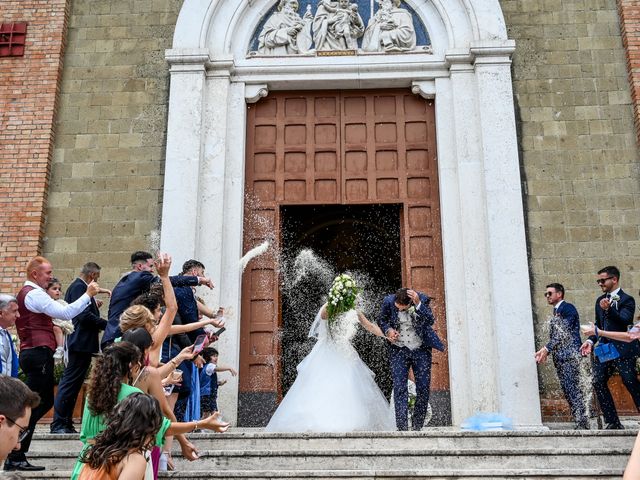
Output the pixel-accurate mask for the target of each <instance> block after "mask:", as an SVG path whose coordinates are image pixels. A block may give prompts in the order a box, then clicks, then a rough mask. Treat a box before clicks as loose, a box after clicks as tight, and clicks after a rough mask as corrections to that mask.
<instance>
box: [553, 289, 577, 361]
mask: <svg viewBox="0 0 640 480" xmlns="http://www.w3.org/2000/svg"><path fill="white" fill-rule="evenodd" d="M580 345H582V339H581V338H580V315H578V310H576V307H574V306H573V305H572V304H570V303H569V302H567V301H564V302H562V303H561V304H560V306H559V307H558V309H557V310H556V314H555V316H554V318H553V319H552V320H551V326H550V329H549V343H547V345H546V347H547V350H548V351H549V353H550V354H551V355H552V356H553V359H554V361H557V360H560V361H562V360H568V359H569V358H575V357H577V356H578V355H579V354H580Z"/></svg>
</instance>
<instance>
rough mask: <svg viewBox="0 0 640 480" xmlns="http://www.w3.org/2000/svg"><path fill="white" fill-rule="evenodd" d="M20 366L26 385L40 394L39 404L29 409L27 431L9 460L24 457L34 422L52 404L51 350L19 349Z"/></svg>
mask: <svg viewBox="0 0 640 480" xmlns="http://www.w3.org/2000/svg"><path fill="white" fill-rule="evenodd" d="M20 368H22V371H23V372H24V374H25V376H26V377H27V379H26V381H25V383H26V385H27V387H29V388H30V389H31V390H33V391H34V392H36V393H37V394H38V395H40V405H38V406H37V407H36V408H34V409H33V410H32V411H31V419H30V420H29V433H28V434H27V436H26V438H25V439H24V440H23V441H22V442H21V443H20V450H17V451H14V452H11V453H10V454H9V456H8V459H9V460H12V461H14V462H19V461H22V460H24V459H25V454H26V453H27V452H28V451H29V447H30V446H31V438H32V436H33V430H34V429H35V426H36V423H38V420H40V419H41V418H42V417H43V416H44V414H45V413H47V412H48V411H49V410H50V409H51V407H52V406H53V384H54V378H53V351H52V350H51V349H50V348H48V347H35V348H28V349H26V350H21V351H20Z"/></svg>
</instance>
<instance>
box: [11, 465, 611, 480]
mask: <svg viewBox="0 0 640 480" xmlns="http://www.w3.org/2000/svg"><path fill="white" fill-rule="evenodd" d="M622 473H623V470H622V469H611V468H594V469H588V468H578V469H534V468H532V469H518V470H513V469H499V468H493V469H487V470H472V469H467V470H465V469H451V468H449V469H444V470H439V471H420V470H409V469H402V470H371V469H366V468H365V469H362V470H298V471H291V472H288V471H281V470H260V471H246V470H224V471H210V470H190V471H176V472H168V473H160V475H159V478H185V479H190V480H191V479H192V480H206V479H216V478H220V479H232V478H234V479H235V478H237V479H242V480H273V479H287V480H310V479H313V480H334V479H340V480H378V479H381V478H384V479H386V480H406V479H413V480H421V479H424V480H452V479H455V480H480V479H481V480H487V479H492V480H511V479H515V478H518V479H520V480H522V479H524V480H578V479H585V480H586V479H597V480H614V479H616V480H618V479H619V478H620V477H621V476H622ZM70 475H71V471H55V472H54V471H48V472H24V473H23V474H22V476H23V478H69V477H70Z"/></svg>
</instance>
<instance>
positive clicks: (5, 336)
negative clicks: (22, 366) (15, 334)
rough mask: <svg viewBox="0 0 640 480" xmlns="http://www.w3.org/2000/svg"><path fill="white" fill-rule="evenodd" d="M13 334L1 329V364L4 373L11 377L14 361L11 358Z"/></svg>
mask: <svg viewBox="0 0 640 480" xmlns="http://www.w3.org/2000/svg"><path fill="white" fill-rule="evenodd" d="M12 341H13V340H11V334H10V333H9V332H8V331H7V330H5V329H4V328H2V327H0V362H1V363H2V373H3V374H4V375H7V376H9V377H10V376H11V367H12V362H13V359H12V358H11V345H10V344H9V342H12Z"/></svg>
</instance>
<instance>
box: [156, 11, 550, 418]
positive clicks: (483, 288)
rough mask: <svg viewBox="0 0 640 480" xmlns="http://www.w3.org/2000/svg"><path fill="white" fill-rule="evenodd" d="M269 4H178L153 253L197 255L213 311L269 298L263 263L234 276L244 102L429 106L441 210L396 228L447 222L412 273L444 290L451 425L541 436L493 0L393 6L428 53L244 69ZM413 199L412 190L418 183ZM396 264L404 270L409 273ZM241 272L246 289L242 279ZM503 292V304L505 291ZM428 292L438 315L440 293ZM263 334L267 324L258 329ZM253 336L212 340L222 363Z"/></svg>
mask: <svg viewBox="0 0 640 480" xmlns="http://www.w3.org/2000/svg"><path fill="white" fill-rule="evenodd" d="M276 3H278V2H277V0H252V1H250V2H238V1H237V0H184V2H183V5H182V8H181V11H180V15H179V18H178V21H177V24H176V29H175V34H174V41H173V46H172V49H171V50H168V51H167V52H166V59H167V61H168V63H169V65H170V74H171V82H170V100H169V115H168V121H167V148H166V168H165V175H164V186H163V188H164V193H163V211H162V233H161V248H162V249H163V250H165V251H168V252H171V253H172V254H173V256H174V259H175V260H176V263H177V264H179V263H180V262H181V261H184V260H186V259H188V258H193V257H195V258H199V259H201V260H202V261H203V262H204V263H205V264H206V265H207V267H208V272H209V273H210V274H211V276H212V277H213V278H216V279H218V285H219V288H216V289H215V290H214V291H212V292H208V293H207V294H206V298H205V300H206V301H207V302H209V303H212V304H214V305H215V304H222V305H225V306H227V307H228V308H229V309H228V311H229V312H239V311H240V310H241V309H242V311H245V309H244V306H241V303H244V302H245V300H246V299H245V298H244V296H243V295H244V294H243V288H242V284H243V283H244V282H246V281H251V282H254V283H256V284H257V283H261V284H262V285H263V286H264V290H265V291H271V290H272V289H273V288H275V284H273V285H271V284H270V280H269V278H271V277H270V275H269V274H268V270H269V268H271V267H270V266H269V265H268V262H265V261H264V260H260V262H261V265H263V267H264V272H262V273H260V272H256V273H252V274H251V275H249V273H248V272H247V273H245V274H244V275H242V274H241V272H240V269H239V262H238V259H239V258H240V257H242V255H243V253H244V252H245V250H243V248H244V247H245V246H246V245H249V243H247V242H246V238H244V239H243V228H244V221H245V219H244V218H243V207H244V203H245V199H246V196H245V181H244V180H245V178H244V176H245V172H246V168H245V162H246V159H247V155H246V149H247V148H248V144H247V136H248V132H247V125H248V123H247V118H248V114H249V112H250V109H247V108H246V106H247V105H252V104H253V103H255V102H256V101H258V100H259V99H261V98H265V97H266V98H267V99H269V98H270V97H271V96H272V95H273V94H274V92H278V91H287V90H289V91H290V90H293V89H301V90H306V91H310V90H322V89H334V90H335V89H345V90H347V89H378V90H379V89H392V88H401V89H405V90H408V91H411V92H412V93H413V94H415V95H419V96H421V97H422V98H428V99H432V100H433V101H434V103H435V107H436V108H435V118H436V121H437V125H438V128H437V130H436V138H437V146H438V159H437V165H438V172H439V185H437V186H438V188H439V197H440V198H439V200H440V208H441V212H437V213H434V212H430V211H428V210H426V209H417V210H416V209H414V210H411V209H408V207H407V206H404V204H403V213H404V217H403V218H404V223H403V225H406V223H407V222H414V223H415V222H417V223H419V224H420V223H422V224H424V223H425V222H426V223H428V222H429V221H430V218H431V217H432V216H433V217H437V221H438V222H439V223H440V224H441V228H440V231H441V233H442V239H443V248H442V252H443V263H442V268H440V269H437V270H435V271H430V270H429V269H425V268H417V269H415V271H412V272H411V275H412V276H413V275H417V276H418V277H422V278H424V279H426V280H429V279H430V278H432V277H434V276H437V277H438V278H439V279H440V280H441V281H442V282H443V284H444V288H445V289H446V294H447V301H446V304H444V305H445V307H446V321H447V328H446V330H447V337H448V340H449V349H448V351H447V353H446V356H447V358H446V361H447V362H448V365H449V369H450V377H451V379H452V381H451V384H450V387H451V410H452V419H453V423H454V424H456V425H459V424H460V423H461V422H462V421H463V420H464V419H465V418H466V417H468V416H469V415H472V414H473V413H474V412H476V411H479V410H481V411H501V412H503V413H504V414H505V415H508V416H510V417H511V418H513V420H514V424H515V425H526V426H528V427H530V426H538V425H540V422H541V417H540V402H539V396H538V383H537V369H536V366H535V364H534V363H533V362H531V360H530V359H531V356H532V355H533V352H534V333H533V319H532V311H531V297H530V288H529V285H530V280H529V271H528V263H527V247H526V241H525V232H524V215H523V206H522V191H521V183H520V170H519V161H518V142H517V132H516V127H515V116H514V96H513V91H512V88H511V81H512V80H511V70H510V65H511V59H510V57H511V55H512V54H513V52H514V50H515V43H514V42H513V41H512V40H510V39H509V38H508V33H507V28H506V25H505V22H504V17H503V15H502V11H501V7H500V2H497V1H492V2H487V1H486V0H402V3H403V4H406V5H407V6H409V7H411V9H412V10H413V12H414V14H415V15H417V16H419V17H420V20H421V22H422V23H423V24H424V26H425V29H426V31H427V32H428V34H429V38H430V41H431V46H432V50H431V51H430V52H427V51H424V52H411V53H408V54H402V53H386V54H373V55H360V54H356V55H353V56H348V57H347V56H344V57H336V56H330V57H326V56H316V55H298V56H296V57H295V58H294V57H293V56H291V57H268V58H264V57H263V58H258V57H252V56H250V55H248V54H247V53H248V51H249V50H250V45H251V41H252V39H253V38H254V36H255V32H256V29H257V28H258V26H259V25H260V24H261V22H262V21H263V19H264V18H265V15H267V14H268V12H270V11H271V9H272V7H273V6H274V5H275V4H276ZM306 3H313V5H316V4H317V3H318V1H317V0H308V1H307V2H306ZM356 157H357V156H356ZM294 163H295V162H294ZM319 180H327V178H324V179H319ZM329 180H330V179H329ZM381 180H384V179H381ZM365 183H366V182H352V184H351V185H346V184H345V185H342V184H340V185H341V188H343V190H342V192H343V193H345V195H346V194H352V195H356V196H358V195H361V194H362V192H363V190H362V189H361V186H363V185H364V184H365ZM381 184H382V185H384V184H385V182H384V181H383V182H381ZM296 185H297V186H296ZM367 185H368V184H367ZM299 186H301V184H300V183H296V182H295V181H294V182H293V183H292V184H290V185H286V186H285V185H284V184H281V185H280V187H279V188H282V190H281V191H279V192H278V194H281V193H284V192H286V194H287V195H290V196H291V195H293V196H294V197H296V196H298V195H299V194H300V193H301V191H300V190H296V188H299ZM262 187H265V188H264V189H262ZM413 187H418V188H420V184H419V182H418V183H417V184H416V185H414V186H413ZM432 187H433V185H432ZM270 188H271V185H267V184H264V185H262V186H260V188H258V189H257V190H258V193H260V194H266V195H267V197H269V196H270V195H271V192H270V191H269V189H270ZM313 188H314V190H315V192H314V195H318V201H317V202H316V203H327V201H324V200H321V198H323V196H324V195H328V194H329V195H330V193H331V192H330V189H331V188H333V187H332V184H331V182H324V181H323V182H318V183H315V184H314V186H313ZM327 189H329V190H327ZM387 191H389V192H394V189H393V187H392V186H391V188H389V189H387ZM274 194H275V191H274ZM389 201H390V202H392V203H393V202H394V201H396V202H397V200H393V199H390V200H389ZM289 203H290V204H295V203H296V201H295V200H292V201H291V202H289ZM374 203H375V202H374ZM185 206H187V208H185ZM244 213H246V210H245V211H244ZM263 213H264V214H265V216H266V218H267V221H268V222H271V225H272V230H274V231H275V228H276V225H278V223H277V222H279V217H278V215H279V214H277V213H276V210H275V209H274V208H266V209H265V210H264V212H263ZM432 214H433V215H432ZM243 240H244V241H243ZM421 243H422V245H424V242H421V241H419V240H416V241H414V245H413V246H412V247H411V248H414V249H417V250H418V251H420V250H421V249H422V247H421V245H420V244H421ZM251 245H253V244H251ZM405 248H409V247H408V246H407V245H405ZM403 268H404V270H403V271H405V272H406V271H407V266H406V265H405V266H404V267H403ZM412 268H413V267H412ZM249 276H252V277H253V278H251V279H249V280H247V277H249ZM505 285H508V286H509V298H508V301H504V295H502V292H503V291H504V286H505ZM270 295H273V294H270ZM437 295H438V297H439V300H438V302H439V303H440V305H443V299H444V290H443V291H441V292H439V293H437ZM253 300H256V299H252V301H253ZM438 302H436V303H438ZM258 305H259V307H258ZM276 306H277V305H275V304H272V303H269V302H267V301H265V302H264V303H262V304H259V303H255V307H254V310H255V311H252V312H251V315H252V318H255V319H260V318H261V317H262V316H264V317H265V318H266V317H269V318H272V317H273V315H274V314H275V312H270V309H272V308H274V307H276ZM439 308H443V307H442V306H441V307H439ZM443 315H444V311H443V314H442V316H440V318H444V317H443ZM514 319H516V320H515V321H514ZM264 326H265V329H267V331H268V329H269V328H272V325H271V324H269V323H268V322H265V323H264ZM440 328H442V329H443V330H444V325H442V326H441V327H440ZM479 332H481V334H480V333H479ZM262 333H263V332H260V331H256V330H253V331H251V332H249V331H246V330H245V328H244V324H241V322H240V321H237V316H234V317H233V318H230V321H229V322H228V324H227V332H226V333H225V335H224V336H223V338H221V339H220V341H219V349H220V351H221V356H222V357H223V358H225V359H227V360H229V361H230V362H234V363H235V362H240V349H241V345H242V342H244V341H246V340H245V337H246V336H247V335H249V334H251V335H262ZM439 333H442V331H440V332H439ZM272 335H273V334H272V332H270V333H268V335H265V336H264V337H265V340H266V339H267V338H271V337H272ZM262 345H263V344H262V343H259V346H260V348H262ZM264 345H266V343H265V344H264ZM269 345H270V344H269ZM264 351H267V350H264ZM268 351H271V347H270V346H269V349H268ZM256 353H260V352H259V351H256ZM274 361H275V360H273V359H272V358H270V357H269V356H268V355H266V356H265V357H264V362H265V363H264V365H263V366H261V367H258V366H257V365H256V368H258V369H259V370H260V375H262V374H264V375H266V377H269V375H270V372H271V371H272V368H271V366H270V365H271V364H272V363H273V362H274ZM514 379H517V381H514ZM242 381H243V380H242V378H240V379H232V380H231V381H230V382H229V384H228V385H227V386H226V387H225V388H224V389H222V390H221V392H220V405H221V407H222V409H223V411H224V412H225V417H227V418H229V419H232V420H235V419H237V418H238V416H237V408H238V406H239V399H240V395H239V394H240V391H241V390H242V389H243V388H245V385H241V384H240V383H241V382H242ZM236 382H238V383H236ZM255 393H260V392H255ZM262 393H265V394H266V395H267V397H268V395H269V394H268V392H262ZM256 400H257V401H260V399H259V398H257V399H256ZM267 400H268V398H267Z"/></svg>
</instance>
